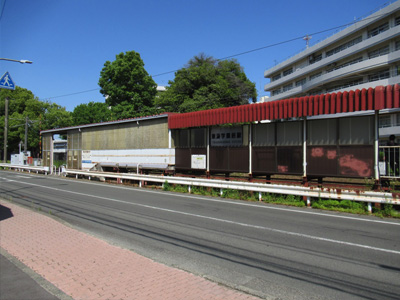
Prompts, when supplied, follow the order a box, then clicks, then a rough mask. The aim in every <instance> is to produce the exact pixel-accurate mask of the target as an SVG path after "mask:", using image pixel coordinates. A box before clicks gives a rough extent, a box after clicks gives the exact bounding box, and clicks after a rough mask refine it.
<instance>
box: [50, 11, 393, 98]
mask: <svg viewBox="0 0 400 300" xmlns="http://www.w3.org/2000/svg"><path fill="white" fill-rule="evenodd" d="M389 14H390V13H386V14H380V15H376V16H373V17H368V18H363V19H361V20H358V21H353V22H350V23H346V24H343V25H340V26H335V27H332V28H329V29H324V30H321V31H317V32H314V33H310V34H308V35H318V34H322V33H325V32H329V31H332V30H337V29H340V28H343V27H347V26H350V25H353V24H356V23H358V22H361V21H366V20H369V19H373V18H378V17H382V16H385V15H389ZM303 38H304V35H302V36H298V37H295V38H291V39H288V40H285V41H281V42H277V43H273V44H270V45H266V46H263V47H259V48H255V49H251V50H247V51H243V52H240V53H237V54H232V55H229V56H226V57H223V58H218V59H216V61H221V60H226V59H230V58H234V57H238V56H241V55H245V54H249V53H253V52H256V51H261V50H264V49H268V48H272V47H276V46H279V45H283V44H287V43H290V42H293V41H296V40H300V39H303ZM181 69H182V68H181ZM181 69H176V70H172V71H167V72H163V73H159V74H155V75H150V76H151V77H159V76H163V75H168V74H172V73H175V72H177V71H179V70H181ZM98 90H100V88H95V89H90V90H85V91H79V92H74V93H69V94H64V95H59V96H53V97H46V98H43V99H44V100H49V99H55V98H61V97H68V96H73V95H78V94H84V93H89V92H93V91H98Z"/></svg>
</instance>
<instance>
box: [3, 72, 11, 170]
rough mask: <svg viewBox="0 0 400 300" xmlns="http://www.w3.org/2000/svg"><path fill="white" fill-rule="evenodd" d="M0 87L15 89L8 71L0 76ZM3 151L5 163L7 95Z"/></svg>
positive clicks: (6, 113) (6, 114)
mask: <svg viewBox="0 0 400 300" xmlns="http://www.w3.org/2000/svg"><path fill="white" fill-rule="evenodd" d="M0 88H1V89H8V90H15V84H14V81H13V80H12V78H11V75H10V73H8V72H5V73H4V75H3V76H2V77H1V78H0ZM4 115H5V118H4V153H3V161H4V163H7V147H8V145H7V141H8V97H6V101H5V109H4Z"/></svg>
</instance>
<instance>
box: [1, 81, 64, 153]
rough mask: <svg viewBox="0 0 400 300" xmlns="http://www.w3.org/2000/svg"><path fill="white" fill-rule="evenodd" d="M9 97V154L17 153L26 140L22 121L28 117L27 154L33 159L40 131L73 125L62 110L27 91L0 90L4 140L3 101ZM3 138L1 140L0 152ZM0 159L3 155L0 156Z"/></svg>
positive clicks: (37, 150)
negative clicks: (20, 144)
mask: <svg viewBox="0 0 400 300" xmlns="http://www.w3.org/2000/svg"><path fill="white" fill-rule="evenodd" d="M6 97H8V99H9V105H8V116H9V120H8V143H7V144H8V150H7V153H8V155H10V154H11V153H13V152H18V151H19V143H20V142H21V141H22V142H23V141H24V140H25V120H26V117H28V118H29V120H30V122H29V128H28V149H27V150H28V151H31V153H32V155H34V156H35V157H36V155H38V154H39V141H40V134H39V132H40V130H46V129H52V128H61V127H67V126H71V125H72V118H71V113H70V112H68V111H66V110H65V108H64V107H61V106H60V105H58V104H55V103H51V102H43V101H40V100H39V99H38V98H37V97H35V96H34V95H33V93H32V92H31V91H29V90H27V89H24V88H21V87H18V86H17V87H16V88H15V90H14V91H12V90H5V89H0V136H2V137H4V121H5V99H6ZM3 149H4V139H3V138H2V139H1V140H0V152H1V153H3ZM1 158H3V155H2V156H1Z"/></svg>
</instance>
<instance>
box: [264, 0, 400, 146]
mask: <svg viewBox="0 0 400 300" xmlns="http://www.w3.org/2000/svg"><path fill="white" fill-rule="evenodd" d="M264 77H265V78H269V79H270V82H269V83H267V84H266V85H265V86H264V89H265V91H267V92H270V97H269V99H268V101H275V100H280V99H289V98H294V97H302V96H308V95H317V94H327V93H337V92H344V91H349V90H356V89H363V88H367V89H368V88H370V87H372V88H374V87H376V86H379V85H383V86H387V85H393V84H396V83H400V0H399V1H396V2H394V3H392V4H390V5H388V6H386V7H384V8H382V9H381V10H379V11H377V12H375V13H374V14H372V15H370V16H368V17H366V18H364V19H363V20H361V21H358V22H356V23H354V24H353V25H351V26H349V27H347V28H346V29H344V30H342V31H340V32H338V33H336V34H334V35H332V36H331V37H329V38H327V39H325V40H323V41H322V42H319V43H318V44H316V45H314V46H312V47H309V48H308V49H306V50H304V51H302V52H301V53H299V54H297V55H295V56H293V57H291V58H290V59H287V60H286V61H284V62H282V63H280V64H278V65H276V66H274V67H273V68H270V69H268V70H266V71H265V72H264ZM379 126H380V137H381V138H384V139H386V138H387V137H388V136H389V135H390V134H395V135H396V136H397V138H398V141H399V142H400V140H399V135H400V112H399V111H398V110H389V111H387V112H386V113H384V114H383V115H381V116H380V118H379Z"/></svg>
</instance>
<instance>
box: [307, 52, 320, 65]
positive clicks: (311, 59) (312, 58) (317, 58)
mask: <svg viewBox="0 0 400 300" xmlns="http://www.w3.org/2000/svg"><path fill="white" fill-rule="evenodd" d="M321 59H322V54H318V55H316V54H311V55H310V57H309V58H308V60H309V62H310V64H313V63H316V62H317V61H320V60H321Z"/></svg>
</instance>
